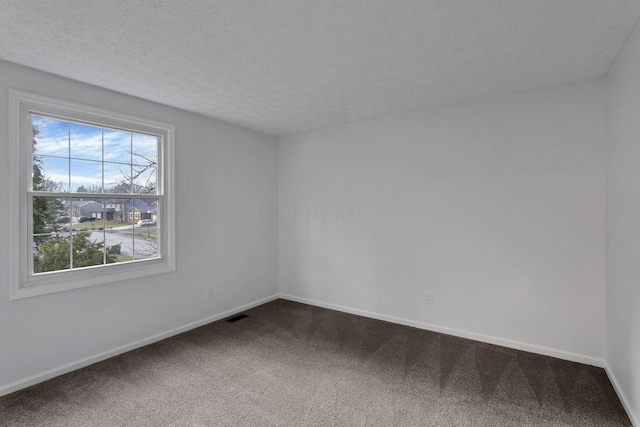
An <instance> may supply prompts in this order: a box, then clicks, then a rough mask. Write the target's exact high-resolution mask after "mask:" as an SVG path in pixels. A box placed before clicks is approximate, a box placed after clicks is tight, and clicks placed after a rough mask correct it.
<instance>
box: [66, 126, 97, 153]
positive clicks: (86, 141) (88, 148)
mask: <svg viewBox="0 0 640 427" xmlns="http://www.w3.org/2000/svg"><path fill="white" fill-rule="evenodd" d="M70 129H71V130H70V133H71V143H70V146H71V157H72V158H76V159H84V160H99V161H102V128H97V127H94V126H87V125H80V124H76V123H71V124H70Z"/></svg>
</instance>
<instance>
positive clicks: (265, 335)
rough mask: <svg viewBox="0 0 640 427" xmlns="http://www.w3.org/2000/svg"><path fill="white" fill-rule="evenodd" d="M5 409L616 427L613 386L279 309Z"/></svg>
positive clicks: (51, 387) (587, 375) (159, 422)
mask: <svg viewBox="0 0 640 427" xmlns="http://www.w3.org/2000/svg"><path fill="white" fill-rule="evenodd" d="M246 314H247V315H248V317H246V318H244V319H242V320H238V321H236V322H233V323H229V322H227V321H219V322H215V323H212V324H209V325H207V326H203V327H201V328H198V329H195V330H192V331H190V332H187V333H184V334H181V335H178V336H175V337H173V338H170V339H167V340H164V341H161V342H159V343H156V344H153V345H150V346H147V347H144V348H141V349H138V350H135V351H131V352H129V353H126V354H123V355H121V356H118V357H114V358H112V359H109V360H107V361H104V362H101V363H97V364H95V365H92V366H89V367H87V368H84V369H81V370H78V371H75V372H72V373H70V374H67V375H63V376H61V377H58V378H55V379H53V380H50V381H47V382H45V383H42V384H38V385H36V386H33V387H30V388H28V389H25V390H22V391H19V392H17V393H14V394H11V395H9V396H5V397H3V398H1V399H0V425H2V426H329V425H333V426H352V425H367V426H521V425H527V426H532V425H541V426H542V425H544V426H547V425H552V426H568V425H571V426H581V427H584V426H620V425H625V426H628V425H631V423H630V421H629V419H628V418H627V416H626V414H625V412H624V409H623V408H622V406H621V404H620V401H619V399H618V397H617V396H616V393H615V392H614V390H613V388H612V386H611V384H610V382H609V380H608V378H607V375H606V373H605V372H604V371H603V370H602V369H600V368H595V367H591V366H586V365H581V364H578V363H572V362H566V361H562V360H558V359H554V358H550V357H545V356H539V355H535V354H531V353H526V352H522V351H516V350H511V349H507V348H503V347H498V346H494V345H489V344H483V343H479V342H475V341H470V340H465V339H461V338H456V337H452V336H448V335H443V334H438V333H433V332H428V331H423V330H419V329H414V328H409V327H405V326H400V325H394V324H391V323H386V322H381V321H377V320H372V319H367V318H362V317H358V316H353V315H349V314H344V313H340V312H336V311H331V310H325V309H321V308H317V307H311V306H307V305H304V304H298V303H294V302H289V301H284V300H277V301H274V302H271V303H268V304H265V305H263V306H260V307H257V308H254V309H252V310H249V311H247V312H246Z"/></svg>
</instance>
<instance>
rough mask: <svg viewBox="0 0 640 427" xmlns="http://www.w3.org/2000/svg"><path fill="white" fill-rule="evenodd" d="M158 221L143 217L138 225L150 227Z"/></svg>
mask: <svg viewBox="0 0 640 427" xmlns="http://www.w3.org/2000/svg"><path fill="white" fill-rule="evenodd" d="M155 223H156V222H155V221H154V220H152V219H141V220H140V221H138V226H139V227H150V226H152V225H154V224H155Z"/></svg>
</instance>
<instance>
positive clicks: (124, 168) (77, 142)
mask: <svg viewBox="0 0 640 427" xmlns="http://www.w3.org/2000/svg"><path fill="white" fill-rule="evenodd" d="M9 95H10V104H11V105H10V115H11V117H10V138H11V144H10V146H11V149H12V151H11V152H10V155H11V157H12V158H13V159H15V162H11V163H15V165H16V169H15V171H11V172H12V173H11V176H12V177H13V178H14V179H15V181H16V182H15V185H12V188H14V194H12V202H13V205H14V208H13V209H12V212H11V213H12V214H13V215H12V216H13V218H12V219H11V221H10V224H11V226H12V228H11V231H12V235H13V240H14V247H15V248H18V250H17V251H15V259H14V262H13V267H14V268H13V271H12V272H10V273H11V280H10V282H11V292H10V296H11V298H12V299H15V298H22V297H27V296H35V295H40V294H45V293H51V292H57V291H63V290H68V289H75V288H79V287H85V286H91V285H96V284H100V283H107V282H113V281H119V280H126V279H133V278H138V277H142V276H147V275H153V274H159V273H164V272H169V271H173V270H175V253H174V246H175V244H174V238H173V230H174V215H173V213H174V206H173V197H172V196H173V195H172V190H173V181H172V178H171V177H172V176H173V174H172V169H173V168H172V165H173V135H174V128H173V126H172V125H168V124H164V123H159V122H155V121H151V120H147V119H141V118H137V117H132V116H128V115H124V114H120V113H114V112H111V111H105V110H99V109H96V108H93V107H88V106H84V105H79V104H75V103H70V102H65V101H60V100H56V99H52V98H46V97H42V96H39V95H34V94H29V93H26V92H20V91H15V90H10V94H9ZM151 218H153V219H154V220H153V221H147V222H145V223H144V224H141V223H139V220H141V219H151Z"/></svg>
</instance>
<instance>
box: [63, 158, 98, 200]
mask: <svg viewBox="0 0 640 427" xmlns="http://www.w3.org/2000/svg"><path fill="white" fill-rule="evenodd" d="M71 191H81V192H89V193H101V192H102V162H93V161H89V160H71Z"/></svg>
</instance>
